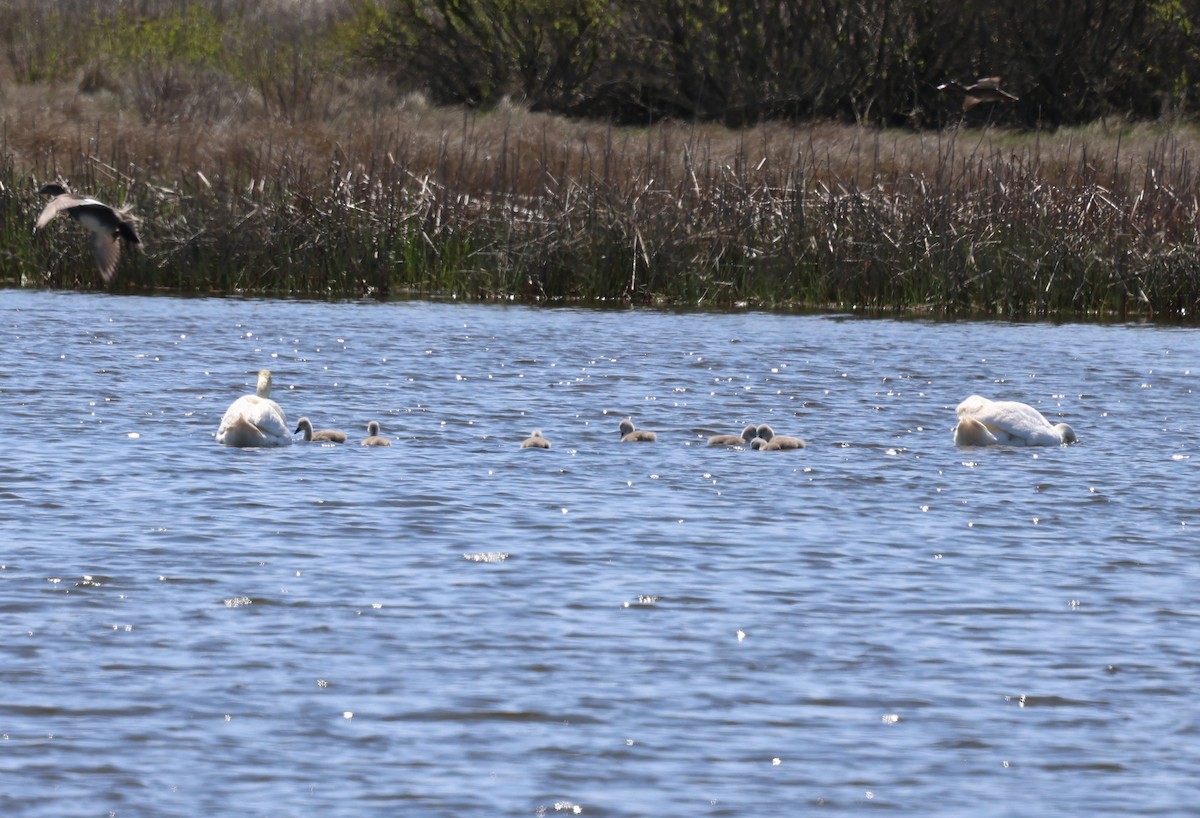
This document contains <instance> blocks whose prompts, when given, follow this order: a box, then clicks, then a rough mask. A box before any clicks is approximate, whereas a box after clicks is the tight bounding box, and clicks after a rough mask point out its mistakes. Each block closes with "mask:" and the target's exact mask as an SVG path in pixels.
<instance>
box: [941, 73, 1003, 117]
mask: <svg viewBox="0 0 1200 818" xmlns="http://www.w3.org/2000/svg"><path fill="white" fill-rule="evenodd" d="M937 89H938V90H939V91H942V92H945V91H953V92H955V93H958V94H962V95H963V100H962V107H963V110H964V111H969V110H971V109H972V108H974V107H975V106H976V105H980V104H983V103H986V104H991V103H994V102H1017V101H1018V100H1019V99H1020V97H1015V96H1013V95H1012V94H1010V93H1008V91H1005V90H1004V89H1003V88H1001V87H1000V77H980V78H979V79H977V80H975V82H973V83H971V84H970V85H963V84H962V83H961V82H957V81H955V80H950V81H949V82H944V83H942V84H941V85H939V86H938V87H937Z"/></svg>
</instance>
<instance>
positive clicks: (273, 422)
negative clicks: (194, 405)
mask: <svg viewBox="0 0 1200 818" xmlns="http://www.w3.org/2000/svg"><path fill="white" fill-rule="evenodd" d="M217 442H218V443H220V444H221V445H223V446H236V447H240V448H248V447H252V446H287V445H288V444H289V443H291V442H292V432H291V428H290V427H289V426H288V422H287V415H286V414H284V412H283V408H282V407H281V406H280V405H279V404H278V403H276V402H275V401H273V400H271V371H270V370H269V369H262V370H259V373H258V388H257V389H256V390H255V394H253V395H242V397H240V398H238V399H237V400H235V401H234V402H233V403H231V404H230V405H229V408H228V409H226V410H225V415H224V416H223V417H222V418H221V425H220V426H219V427H218V428H217Z"/></svg>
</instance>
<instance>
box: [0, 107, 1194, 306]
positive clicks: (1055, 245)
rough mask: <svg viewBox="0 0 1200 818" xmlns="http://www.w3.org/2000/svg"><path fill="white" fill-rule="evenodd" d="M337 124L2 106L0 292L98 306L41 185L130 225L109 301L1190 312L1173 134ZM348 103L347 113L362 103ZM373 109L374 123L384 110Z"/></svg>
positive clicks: (74, 240) (78, 251) (502, 115)
mask: <svg viewBox="0 0 1200 818" xmlns="http://www.w3.org/2000/svg"><path fill="white" fill-rule="evenodd" d="M346 95H347V99H350V98H354V99H357V100H358V101H357V102H355V103H354V104H350V103H346V104H345V105H344V107H343V109H342V110H340V111H333V112H330V111H328V110H326V111H325V112H323V113H322V115H321V116H320V117H313V118H309V119H304V120H302V121H299V122H297V121H288V120H284V119H281V118H279V117H272V116H252V115H245V116H239V115H234V114H230V113H229V112H225V113H222V114H221V115H219V116H214V117H213V118H211V119H205V120H203V121H202V122H201V123H200V124H197V122H195V121H193V122H191V123H182V122H171V121H167V122H162V121H155V122H151V123H149V124H147V123H145V122H144V121H141V120H139V119H137V118H134V117H130V116H127V115H126V114H125V113H123V111H122V109H121V108H120V106H119V105H116V104H115V103H114V102H113V100H112V99H111V98H109V97H107V96H105V95H104V94H82V93H64V92H56V91H55V90H53V89H51V88H47V87H44V86H37V85H27V86H21V87H19V88H16V89H13V90H10V91H9V92H8V93H7V94H5V95H4V96H3V97H0V276H2V283H3V285H5V286H24V287H50V288H81V289H92V288H98V287H101V286H102V284H101V282H100V279H99V276H98V275H97V274H96V272H95V269H94V266H93V265H92V264H91V262H90V258H89V256H88V254H89V249H88V246H87V242H86V240H85V237H84V235H83V233H82V231H81V230H80V229H79V228H78V227H77V226H75V225H71V224H69V223H66V221H65V220H60V221H62V222H63V223H62V224H58V223H56V224H53V225H51V227H50V228H49V229H48V230H46V231H43V232H41V233H39V234H37V235H31V226H32V223H33V221H34V219H35V217H36V214H37V212H38V210H39V209H40V207H41V205H42V202H41V201H40V199H39V197H38V196H37V194H36V190H37V188H38V187H39V185H40V184H41V183H43V182H44V181H46V180H51V179H56V178H61V179H64V180H65V181H67V182H68V183H69V184H70V185H71V186H72V187H73V188H75V189H78V190H82V191H86V192H89V193H91V194H93V195H96V196H98V197H99V198H102V199H104V200H107V201H110V202H112V203H114V204H122V203H127V204H129V205H130V206H132V207H133V208H134V210H135V212H136V213H137V214H138V215H139V216H140V218H141V225H140V231H141V234H142V237H143V240H144V248H143V250H142V251H141V252H131V253H127V254H126V256H125V258H123V259H122V262H121V266H120V271H119V275H118V278H117V280H116V282H115V283H114V284H113V285H112V289H114V290H115V291H119V292H144V291H156V290H169V291H173V292H180V293H209V294H263V295H288V296H304V297H358V296H375V297H403V296H421V297H445V298H460V299H473V300H517V301H524V302H537V303H583V304H602V303H616V304H630V303H632V304H655V305H671V306H687V307H699V308H708V307H712V308H729V307H741V306H752V307H765V308H775V309H809V308H818V309H826V308H834V309H855V310H863V311H899V312H904V311H920V312H924V313H933V314H938V315H945V316H953V315H979V314H984V315H999V316H1008V317H1031V316H1078V315H1119V316H1129V315H1135V316H1157V317H1166V316H1175V317H1184V318H1190V317H1191V316H1193V315H1195V314H1196V310H1197V308H1200V276H1198V275H1197V268H1198V264H1197V262H1198V261H1200V254H1198V252H1197V242H1198V236H1197V217H1198V216H1200V213H1198V209H1200V205H1198V193H1200V191H1198V187H1197V178H1196V167H1195V166H1194V159H1193V157H1195V156H1196V155H1197V150H1198V148H1200V132H1198V131H1197V130H1195V129H1194V128H1191V127H1186V126H1175V127H1172V128H1166V127H1160V126H1153V125H1137V126H1133V125H1122V126H1120V127H1117V128H1113V129H1105V128H1103V127H1101V126H1093V127H1091V128H1087V129H1078V130H1071V131H1061V132H1058V133H1056V134H1053V135H1049V134H1044V133H1043V134H1036V133H1034V134H1014V133H1007V132H1003V131H971V130H951V131H943V132H925V133H918V132H908V131H905V132H892V131H880V130H873V129H866V128H857V127H852V126H840V125H828V124H818V125H811V126H802V127H798V126H785V125H764V126H759V127H756V128H751V129H745V130H737V131H735V130H727V129H724V128H722V127H719V126H715V125H707V126H686V125H681V124H678V123H671V122H666V123H661V124H658V125H655V126H653V127H648V128H639V129H623V128H616V127H611V126H607V125H604V124H597V123H587V122H577V121H568V120H565V119H562V118H558V117H552V116H549V115H543V114H536V113H531V112H529V111H527V110H523V109H521V108H519V107H515V106H511V105H502V106H500V107H499V108H497V109H496V110H494V111H491V112H488V113H485V114H484V113H469V112H464V111H461V110H454V109H443V108H436V107H431V106H429V105H426V104H424V103H423V102H422V101H421V100H420V99H419V98H416V97H409V98H405V99H400V100H395V99H387V98H386V97H384V96H381V95H378V94H376V93H375V92H374V91H372V90H371V89H362V88H360V89H348V90H347V91H346ZM355 95H358V96H355ZM381 100H385V101H381Z"/></svg>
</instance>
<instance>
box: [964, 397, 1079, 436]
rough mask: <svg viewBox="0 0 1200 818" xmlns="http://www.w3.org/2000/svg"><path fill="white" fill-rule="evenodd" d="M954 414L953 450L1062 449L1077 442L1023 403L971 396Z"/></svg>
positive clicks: (1065, 427)
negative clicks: (984, 448)
mask: <svg viewBox="0 0 1200 818" xmlns="http://www.w3.org/2000/svg"><path fill="white" fill-rule="evenodd" d="M955 411H956V412H957V413H958V425H957V426H955V427H954V445H955V446H1061V445H1063V444H1064V443H1074V442H1075V441H1076V437H1075V430H1074V429H1072V428H1071V427H1070V426H1068V425H1067V424H1065V423H1057V424H1054V423H1051V422H1050V421H1048V420H1046V418H1045V417H1044V416H1043V415H1042V413H1041V412H1039V411H1038V410H1037V409H1034V408H1033V407H1032V406H1030V405H1029V404H1026V403H1018V402H1017V401H1011V400H988V399H987V398H984V397H980V396H979V395H972V396H971V397H969V398H967V399H966V400H964V401H963V402H962V403H960V404H959V405H958V408H957V409H956V410H955Z"/></svg>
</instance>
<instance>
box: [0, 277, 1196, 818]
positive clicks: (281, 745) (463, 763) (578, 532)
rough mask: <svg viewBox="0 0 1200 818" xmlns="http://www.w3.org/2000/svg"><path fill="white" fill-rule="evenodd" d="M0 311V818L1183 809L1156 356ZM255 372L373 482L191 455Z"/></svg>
mask: <svg viewBox="0 0 1200 818" xmlns="http://www.w3.org/2000/svg"><path fill="white" fill-rule="evenodd" d="M0 309H2V310H3V319H2V336H0V341H2V343H0V361H2V364H3V365H2V366H0V434H2V435H3V439H4V440H5V441H6V446H5V450H4V451H5V454H4V457H3V459H2V460H0V610H2V612H3V615H2V616H0V628H2V636H0V733H2V736H0V807H2V808H3V811H4V813H5V814H6V815H21V816H47V817H48V818H49V817H50V816H53V817H54V818H58V817H59V816H69V815H79V816H198V815H212V816H217V815H246V816H285V815H286V816H293V815H295V816H302V815H320V816H323V817H324V818H336V817H338V816H347V818H348V817H350V816H365V815H405V816H408V815H414V816H415V815H420V816H457V817H461V816H545V815H573V814H581V815H585V816H587V815H598V816H687V817H688V818H693V817H694V816H751V815H753V816H795V815H805V814H829V815H859V814H864V813H867V812H872V811H882V812H884V813H888V814H898V815H912V816H930V815H973V816H1028V815H1093V816H1094V815H1114V816H1115V815H1121V816H1127V815H1181V814H1185V813H1188V812H1194V811H1195V810H1196V809H1197V806H1196V805H1197V803H1198V800H1197V799H1198V798H1200V707H1197V705H1196V700H1195V694H1196V690H1197V686H1198V682H1200V639H1198V638H1197V635H1198V633H1200V559H1198V554H1200V513H1198V512H1197V486H1198V485H1200V472H1198V471H1197V467H1198V466H1200V400H1198V396H1197V395H1196V391H1197V389H1198V388H1200V377H1198V376H1200V332H1198V331H1197V330H1195V329H1188V328H1166V327H1155V326H1134V325H1115V326H1097V325H1061V326H1052V325H1047V324H1023V325H1014V324H1005V323H987V322H963V323H935V322H926V321H892V320H864V319H855V318H848V317H844V316H842V317H838V316H780V315H769V314H758V313H742V314H730V315H709V314H701V315H696V314H691V315H681V314H670V313H662V312H649V311H624V312H618V311H614V312H595V311H587V310H573V309H554V310H549V309H542V310H539V309H529V308H524V307H501V306H467V305H457V304H431V303H390V304H379V303H336V304H329V303H304V302H275V301H245V300H220V299H200V300H182V299H174V298H141V297H110V296H105V295H77V294H50V293H32V292H20V291H7V292H2V293H0ZM262 367H266V368H270V369H271V370H272V371H273V373H274V380H275V392H274V397H276V398H277V399H278V400H279V402H280V403H281V404H282V405H283V407H284V409H285V410H286V411H287V413H288V416H289V419H290V420H291V422H292V423H293V424H294V423H295V420H296V419H297V418H298V417H299V416H300V415H308V416H309V417H311V418H312V419H313V421H314V423H315V424H316V426H317V427H318V428H329V427H333V428H341V429H345V430H347V431H349V432H350V433H351V434H352V436H354V437H355V438H358V437H362V436H363V435H365V426H366V423H367V421H368V420H371V419H377V420H379V421H380V422H381V423H382V425H383V429H384V433H385V434H387V435H388V436H390V437H391V438H392V439H393V445H392V447H391V448H386V449H383V448H380V449H371V448H363V447H360V446H357V445H346V446H340V447H336V446H329V447H320V446H313V445H309V446H300V445H297V446H291V447H287V448H283V449H273V450H232V449H225V448H223V447H220V446H218V445H216V444H215V443H214V442H213V439H212V436H213V433H214V432H215V431H216V428H217V423H218V421H219V419H220V417H221V415H222V413H223V412H224V410H225V408H226V407H227V406H228V405H229V403H230V402H231V401H232V400H233V399H234V398H236V397H237V396H239V395H241V394H244V393H247V392H250V391H252V390H253V384H254V371H255V370H257V369H259V368H262ZM971 393H979V394H982V395H985V396H989V397H992V398H996V399H1001V398H1006V399H1017V400H1023V401H1026V402H1028V403H1032V404H1034V405H1036V406H1037V407H1038V408H1039V409H1041V410H1042V411H1043V412H1044V413H1045V414H1046V415H1047V416H1048V417H1050V418H1051V419H1052V420H1055V421H1057V420H1065V421H1067V422H1069V423H1070V424H1072V426H1074V428H1075V430H1076V431H1077V433H1078V434H1079V437H1080V440H1081V442H1080V443H1079V445H1076V446H1071V447H1064V448H1051V449H992V450H956V449H955V448H954V447H953V445H952V443H951V428H952V426H953V425H954V407H955V405H957V403H958V402H959V401H960V400H961V399H962V398H964V397H966V396H967V395H969V394H971ZM626 415H632V416H633V419H634V421H635V422H636V423H638V424H639V426H642V427H645V428H648V429H653V430H655V431H657V432H658V434H659V442H658V443H656V444H620V443H619V442H618V436H619V435H618V432H617V425H618V422H619V421H620V419H621V418H623V417H625V416H626ZM748 422H770V423H771V424H772V425H773V426H774V427H775V429H776V431H777V432H780V433H790V434H795V435H799V436H801V437H804V438H806V439H807V440H808V448H807V449H804V450H802V451H796V452H756V451H741V450H736V449H714V448H709V447H707V446H706V445H705V437H706V436H707V435H708V434H711V433H715V432H732V433H736V432H738V431H739V430H740V429H741V428H742V426H743V425H744V424H746V423H748ZM535 427H536V428H540V429H542V430H543V431H544V433H545V435H546V436H547V437H548V438H550V439H551V440H552V441H553V444H554V448H553V449H552V450H550V451H533V450H521V449H519V448H518V443H519V441H520V440H521V439H522V438H524V437H525V436H526V435H527V434H528V433H529V431H530V430H531V429H533V428H535Z"/></svg>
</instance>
